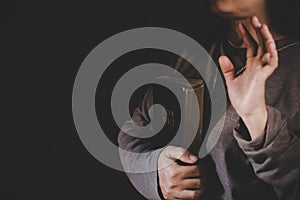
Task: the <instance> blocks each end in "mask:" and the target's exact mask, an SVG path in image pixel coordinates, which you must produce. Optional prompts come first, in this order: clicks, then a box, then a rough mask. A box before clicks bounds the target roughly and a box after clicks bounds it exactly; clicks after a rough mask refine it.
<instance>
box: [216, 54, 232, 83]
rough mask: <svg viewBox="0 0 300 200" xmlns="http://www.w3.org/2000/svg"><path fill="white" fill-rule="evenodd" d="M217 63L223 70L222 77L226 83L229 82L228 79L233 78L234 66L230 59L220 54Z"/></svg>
mask: <svg viewBox="0 0 300 200" xmlns="http://www.w3.org/2000/svg"><path fill="white" fill-rule="evenodd" d="M219 64H220V67H221V70H222V72H223V75H224V78H225V80H226V83H229V82H230V81H232V80H234V77H235V73H234V67H233V64H232V62H231V61H230V59H229V58H228V57H227V56H221V57H220V58H219Z"/></svg>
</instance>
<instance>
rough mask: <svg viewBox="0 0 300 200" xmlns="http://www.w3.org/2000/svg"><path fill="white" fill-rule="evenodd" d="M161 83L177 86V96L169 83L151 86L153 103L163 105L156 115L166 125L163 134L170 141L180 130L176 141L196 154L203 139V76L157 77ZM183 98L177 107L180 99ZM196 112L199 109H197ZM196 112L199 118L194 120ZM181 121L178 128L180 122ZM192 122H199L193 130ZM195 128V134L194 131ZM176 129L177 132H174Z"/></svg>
mask: <svg viewBox="0 0 300 200" xmlns="http://www.w3.org/2000/svg"><path fill="white" fill-rule="evenodd" d="M157 79H158V80H159V82H161V83H162V85H167V86H170V85H171V86H172V87H171V88H172V89H173V90H176V94H177V96H176V95H175V94H174V92H172V91H171V90H170V89H168V87H167V86H166V87H164V86H157V87H156V89H155V90H154V103H155V104H160V105H162V106H163V107H164V109H165V110H166V112H165V113H164V112H162V111H158V112H156V116H155V117H156V118H158V119H161V120H165V121H166V122H165V125H164V127H163V129H162V132H163V134H164V135H165V137H164V138H167V140H168V141H170V140H171V139H172V138H174V137H175V134H178V133H181V135H182V136H180V137H179V141H177V144H171V145H180V146H183V147H187V145H188V150H189V151H191V152H192V153H193V154H195V155H198V153H199V150H200V147H201V144H202V141H203V105H204V82H203V80H202V79H186V80H187V81H188V83H189V84H187V82H186V81H184V80H183V78H180V77H175V76H173V77H172V76H161V77H157ZM193 93H195V94H196V99H194V98H192V95H193ZM178 99H179V100H180V101H181V102H182V108H181V109H180V104H179V100H178ZM196 104H197V105H198V108H199V110H198V111H197V110H195V109H194V108H195V105H196ZM197 112H198V113H197ZM197 114H199V121H198V122H196V121H195V118H196V115H197ZM181 118H182V120H181ZM181 122H182V123H183V125H182V129H181V130H180V129H179V127H180V123H181ZM193 123H197V124H198V126H197V127H198V128H197V130H193V128H192V127H193V126H192V125H193ZM195 131H196V134H195V133H194V132H195ZM177 132H178V133H177Z"/></svg>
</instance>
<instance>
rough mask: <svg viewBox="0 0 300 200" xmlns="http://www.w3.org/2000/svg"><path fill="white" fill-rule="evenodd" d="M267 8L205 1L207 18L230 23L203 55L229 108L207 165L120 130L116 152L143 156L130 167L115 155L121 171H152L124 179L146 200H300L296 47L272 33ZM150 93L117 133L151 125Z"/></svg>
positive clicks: (264, 0)
mask: <svg viewBox="0 0 300 200" xmlns="http://www.w3.org/2000/svg"><path fill="white" fill-rule="evenodd" d="M270 4H272V1H270V0H252V1H248V0H211V1H210V6H211V10H212V12H213V13H215V14H217V15H219V16H221V17H222V18H224V19H226V20H227V21H228V22H229V24H230V28H229V31H228V35H227V38H226V39H225V40H221V41H216V42H214V43H213V44H212V45H211V47H210V49H209V52H210V55H211V56H212V58H213V59H214V60H215V61H216V62H218V64H219V65H218V66H219V67H220V70H221V71H222V73H223V77H224V80H225V82H226V86H227V94H228V97H229V102H230V103H229V104H230V105H229V106H228V108H227V110H226V119H225V125H224V127H223V129H222V133H221V136H220V138H219V140H218V142H217V144H216V145H215V146H214V148H213V149H212V151H211V152H210V154H209V155H208V156H207V157H206V158H204V159H200V158H198V157H197V155H193V154H192V153H190V152H189V151H187V150H186V149H184V148H182V147H179V146H165V147H163V146H162V147H157V146H153V145H151V141H150V142H149V140H145V139H140V138H135V137H132V136H129V135H128V134H126V133H125V132H123V131H120V133H119V137H118V143H119V146H120V148H122V149H126V150H128V151H134V152H149V156H148V157H146V158H140V159H139V158H136V159H135V160H133V159H130V158H128V157H127V156H128V155H126V153H125V152H123V153H120V154H121V155H120V157H121V160H122V163H123V165H126V166H129V167H130V164H132V163H133V162H135V163H138V164H137V165H140V166H141V167H144V168H149V169H150V168H151V167H156V168H157V169H159V170H158V171H151V172H147V173H127V175H128V177H129V179H130V181H131V183H132V184H133V186H134V187H135V188H136V189H137V190H138V191H139V192H140V193H141V194H142V195H144V196H145V197H146V198H147V199H198V198H199V199H210V200H211V199H226V200H230V199H233V200H246V199H251V200H253V199H256V200H259V199H264V200H266V199H271V200H273V199H274V200H275V199H300V181H299V169H300V142H299V135H300V77H299V74H300V57H299V56H298V55H300V43H299V42H298V40H295V39H292V38H290V37H288V36H286V35H284V34H281V33H280V32H279V31H277V30H276V29H274V28H273V26H272V24H273V23H274V22H273V21H272V19H271V18H270V16H269V12H268V6H269V5H270ZM178 63H179V64H177V65H176V67H175V68H176V69H177V70H178V71H180V72H181V73H182V74H184V75H187V76H188V75H191V74H192V75H193V73H194V72H193V71H192V72H191V70H190V68H189V67H187V65H186V64H185V63H184V62H183V61H182V59H181V60H179V62H178ZM237 72H239V73H237ZM194 75H195V76H198V75H197V74H194ZM153 93H154V91H153V90H151V88H150V89H149V90H147V92H146V93H145V96H144V99H143V102H142V103H141V104H140V106H138V107H137V108H136V109H135V111H134V114H133V117H132V121H128V122H126V123H125V124H124V127H123V130H129V131H130V129H131V128H132V127H133V126H130V124H131V123H136V124H138V125H141V126H144V125H145V124H148V123H149V122H150V118H149V114H148V109H149V107H150V106H151V102H152V101H153ZM204 117H205V116H204ZM174 160H180V161H181V162H180V163H179V162H174ZM199 160H203V162H199ZM182 163H185V164H184V165H183V164H182ZM199 163H200V164H199ZM166 165H168V166H167V167H161V166H166Z"/></svg>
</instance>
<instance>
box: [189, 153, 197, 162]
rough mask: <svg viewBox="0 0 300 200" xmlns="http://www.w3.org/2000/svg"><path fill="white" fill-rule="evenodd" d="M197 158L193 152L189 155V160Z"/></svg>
mask: <svg viewBox="0 0 300 200" xmlns="http://www.w3.org/2000/svg"><path fill="white" fill-rule="evenodd" d="M197 159H198V158H197V156H195V155H193V154H191V155H190V160H192V161H196V160H197Z"/></svg>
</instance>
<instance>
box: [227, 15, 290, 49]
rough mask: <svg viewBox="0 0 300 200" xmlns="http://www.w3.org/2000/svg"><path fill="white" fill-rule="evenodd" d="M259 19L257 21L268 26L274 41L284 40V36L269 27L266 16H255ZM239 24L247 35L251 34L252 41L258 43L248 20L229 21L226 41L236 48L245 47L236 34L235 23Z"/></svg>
mask: <svg viewBox="0 0 300 200" xmlns="http://www.w3.org/2000/svg"><path fill="white" fill-rule="evenodd" d="M257 17H258V18H259V20H260V21H261V22H262V23H264V24H266V25H268V27H269V28H270V31H271V33H272V35H273V38H274V40H279V39H282V38H284V37H285V36H284V35H282V34H280V33H278V32H277V31H275V30H274V29H273V28H272V27H271V26H270V21H269V20H268V18H267V17H266V16H263V15H261V16H257ZM238 22H241V23H242V24H243V25H244V26H245V27H246V28H247V29H248V31H249V33H250V34H251V36H252V37H253V39H254V40H255V41H256V42H258V38H257V36H256V32H255V30H254V28H253V27H252V25H251V22H250V18H245V19H235V20H231V21H230V29H229V35H228V40H229V41H230V42H231V43H232V44H234V45H235V46H238V47H241V48H242V47H245V44H243V42H242V39H241V37H240V35H239V33H238V30H237V23H238Z"/></svg>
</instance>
